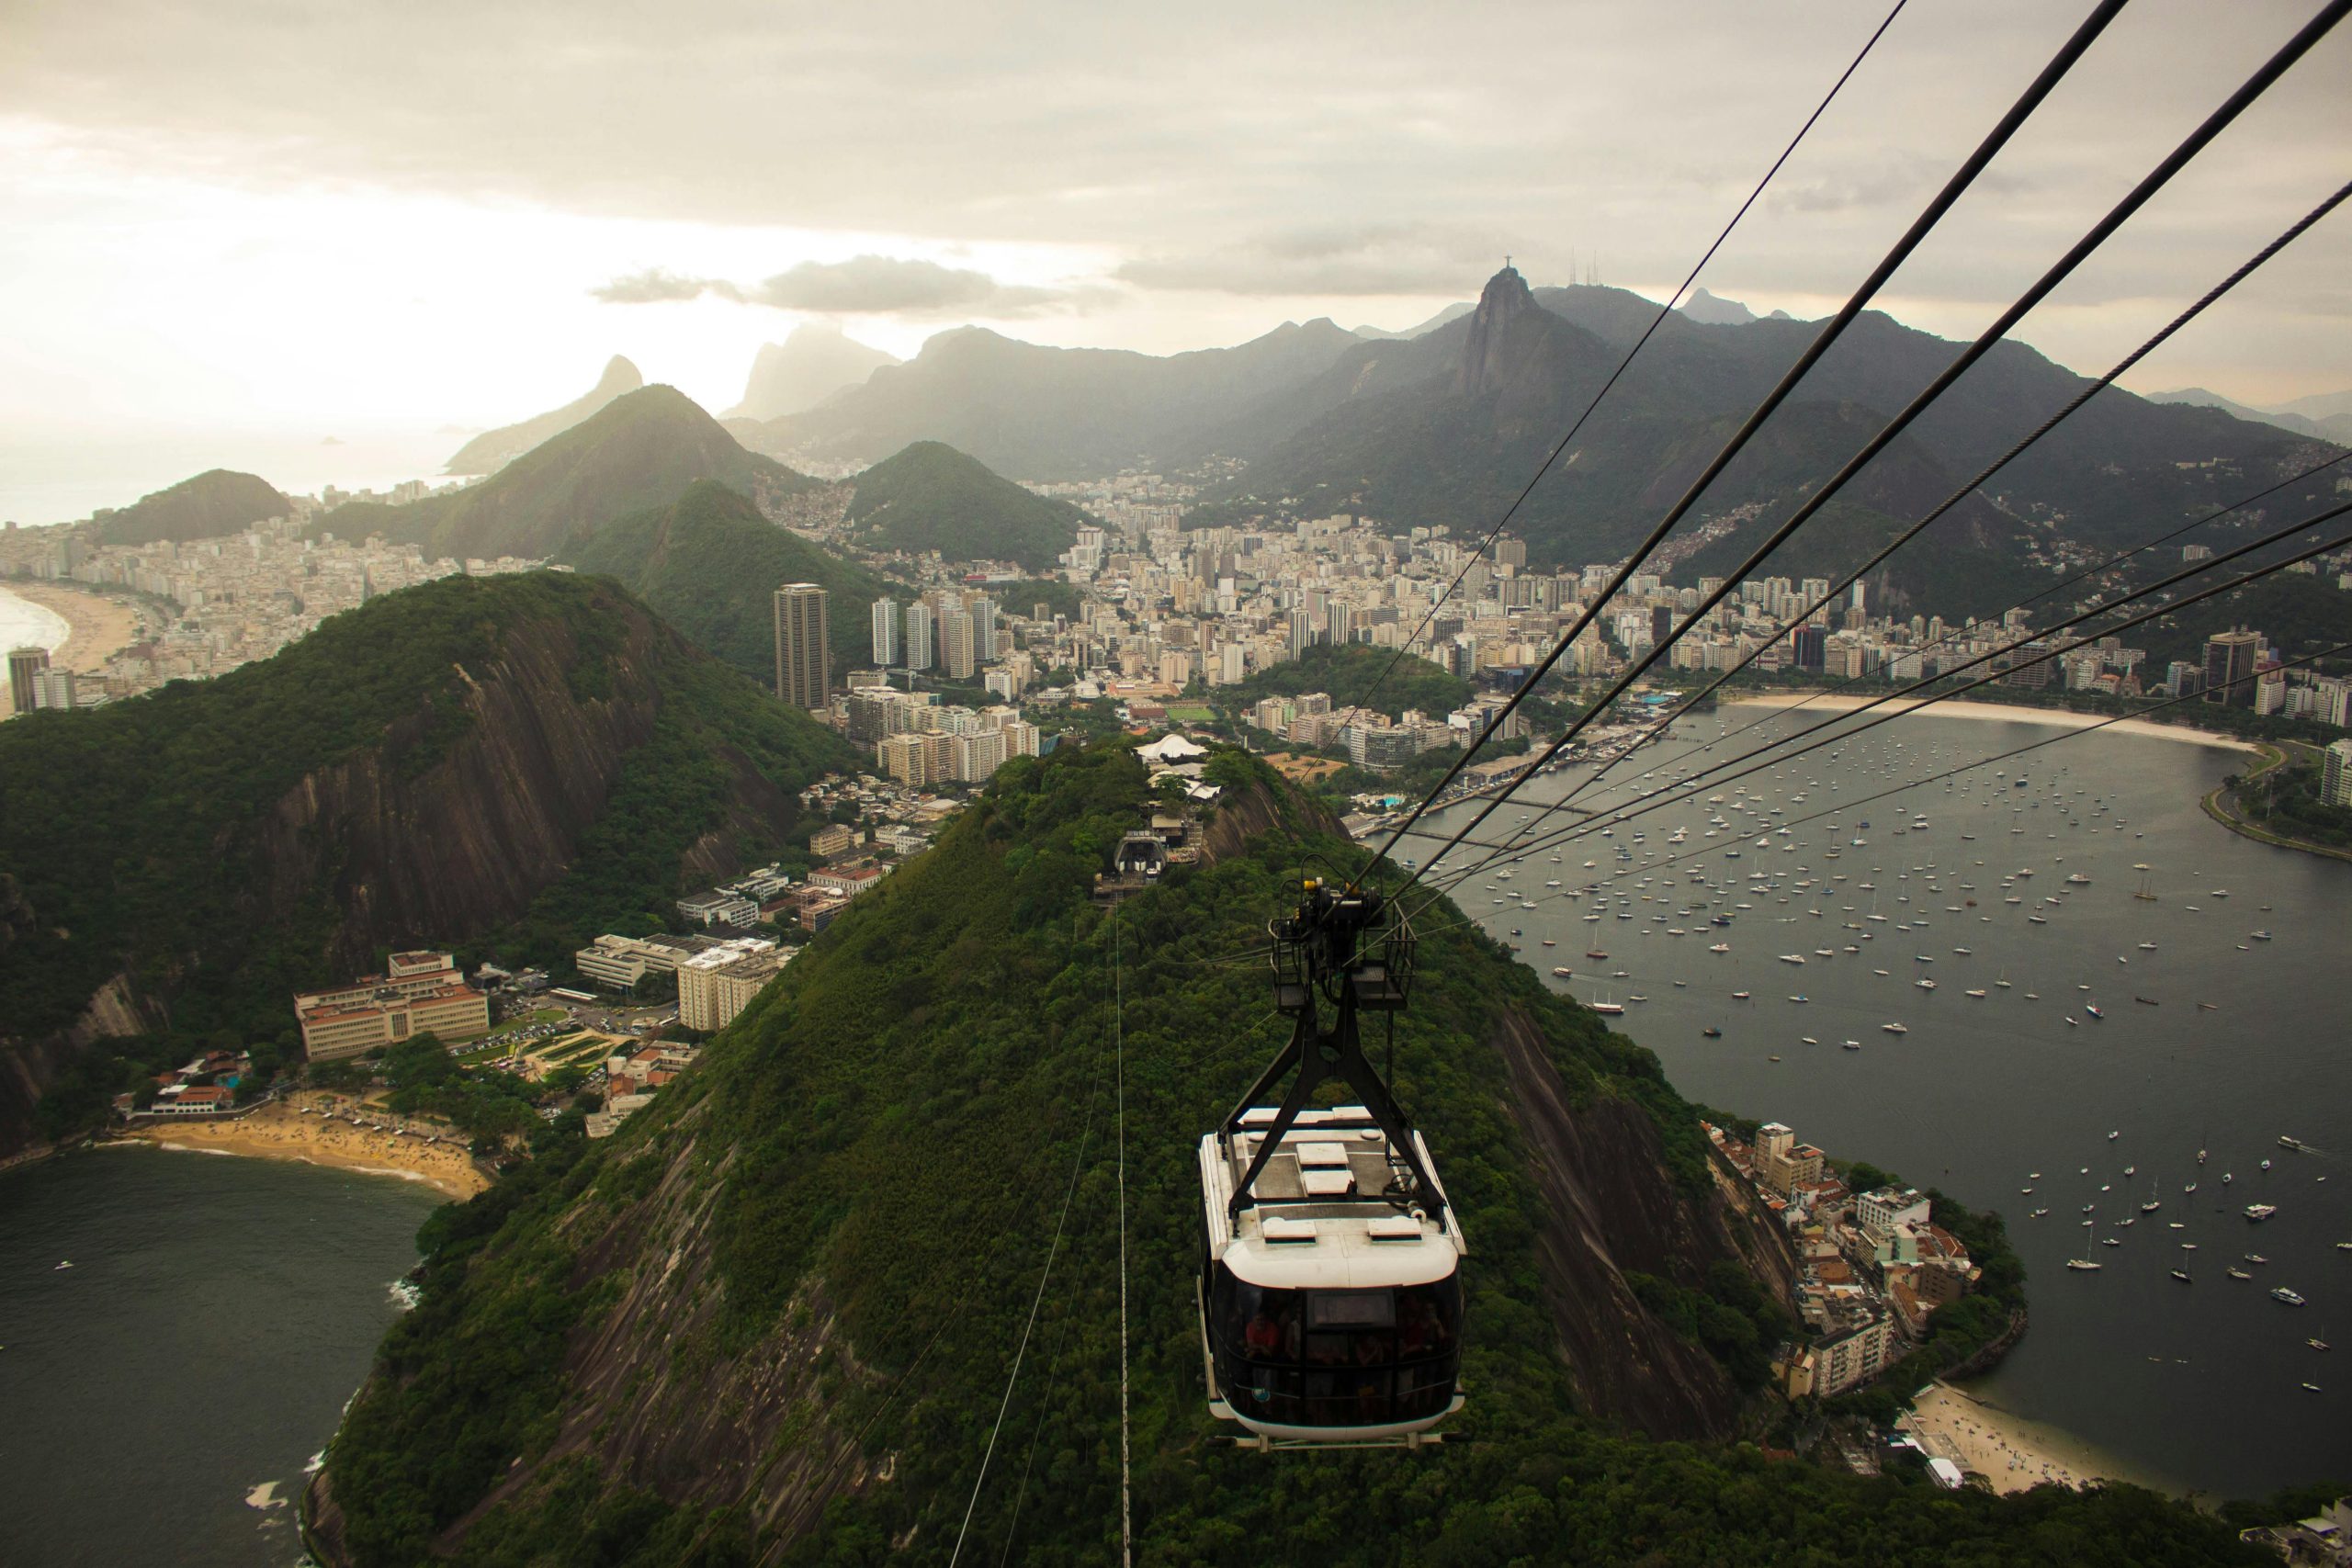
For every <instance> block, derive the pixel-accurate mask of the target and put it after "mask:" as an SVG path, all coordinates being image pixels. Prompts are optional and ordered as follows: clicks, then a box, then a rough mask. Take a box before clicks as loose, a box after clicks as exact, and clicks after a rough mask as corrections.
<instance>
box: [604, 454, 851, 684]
mask: <svg viewBox="0 0 2352 1568" xmlns="http://www.w3.org/2000/svg"><path fill="white" fill-rule="evenodd" d="M563 559H564V563H565V564H566V565H568V566H571V567H574V568H576V569H578V570H581V571H601V572H605V573H606V574H608V575H610V576H613V577H616V578H618V579H620V581H622V582H624V583H626V584H628V587H629V589H630V590H631V591H632V592H635V593H636V594H637V595H638V596H639V597H640V598H642V599H643V600H644V601H645V602H646V603H647V604H650V605H652V606H653V608H654V609H655V610H657V611H659V612H660V613H661V615H662V618H663V619H665V620H667V621H668V622H669V623H670V624H671V625H672V626H675V627H677V629H678V630H679V632H680V633H681V634H683V635H684V637H685V638H686V640H687V641H689V642H692V643H693V644H695V646H696V647H698V648H700V649H704V650H705V651H707V652H709V653H713V654H716V655H718V657H719V658H720V659H722V660H725V661H726V662H727V663H729V664H730V665H732V666H733V667H734V668H736V669H738V670H740V671H742V672H743V673H744V674H746V675H749V676H750V677H751V678H752V680H754V681H758V682H763V683H772V682H774V680H775V609H774V605H775V601H774V594H775V590H776V589H777V588H778V587H779V586H780V585H782V584H784V583H786V582H814V583H817V584H819V585H820V586H822V587H824V588H825V589H827V590H829V591H830V592H831V595H832V598H831V603H830V604H828V606H827V613H828V615H830V617H831V632H832V650H833V665H834V669H835V671H842V670H848V669H853V668H861V667H863V666H865V665H867V664H870V663H872V662H873V653H874V640H873V633H872V616H871V614H870V612H871V610H872V608H873V604H874V601H875V600H876V599H878V598H881V597H883V596H884V595H885V594H886V592H888V588H887V585H886V584H885V583H884V582H883V581H882V580H881V579H880V578H878V577H876V576H875V575H874V574H873V573H872V572H870V571H867V570H865V569H864V568H863V567H860V566H856V565H854V564H853V563H852V562H849V561H847V560H844V559H842V558H841V557H839V556H837V555H834V554H833V553H832V552H831V551H830V550H825V549H821V548H820V547H817V546H815V545H811V544H809V543H808V542H807V541H805V540H803V539H801V538H799V537H797V536H795V535H793V534H790V533H787V532H786V531H785V530H784V529H782V528H779V527H777V526H776V525H775V524H773V523H771V522H769V521H768V520H767V519H766V518H764V517H763V516H761V515H760V513H759V509H758V508H757V507H755V506H753V505H752V503H751V502H748V501H745V500H744V499H743V498H742V497H741V496H740V495H738V494H736V493H735V492H734V491H731V490H729V489H728V488H727V487H726V486H725V485H722V484H720V483H718V481H717V480H715V479H696V480H695V482H694V483H693V484H691V485H689V486H687V487H686V492H685V493H684V495H682V496H680V497H679V498H678V500H677V502H675V503H674V504H673V505H670V506H665V507H662V508H660V509H658V510H656V511H650V512H640V513H637V514H636V515H635V516H632V517H624V518H622V519H621V520H620V521H618V522H616V523H613V524H609V525H606V526H605V527H604V528H602V529H599V530H598V531H597V532H596V533H594V534H592V535H590V536H588V537H587V538H586V539H584V540H582V541H581V542H579V543H578V544H576V545H574V546H572V547H571V548H570V549H569V550H567V551H566V552H565V553H564V557H563Z"/></svg>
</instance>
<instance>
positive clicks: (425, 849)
mask: <svg viewBox="0 0 2352 1568" xmlns="http://www.w3.org/2000/svg"><path fill="white" fill-rule="evenodd" d="M657 633H659V628H658V627H656V626H655V625H654V624H653V623H652V622H650V620H648V619H646V618H645V617H643V616H639V617H638V618H637V619H636V620H635V621H634V622H633V623H632V624H629V625H628V626H627V641H626V643H625V644H624V646H623V649H622V651H621V652H620V653H618V654H617V655H616V657H615V658H614V660H613V661H612V675H613V678H612V682H611V688H610V692H609V694H608V695H605V696H603V697H599V698H583V697H582V696H581V695H579V694H577V693H575V692H574V691H573V690H572V689H571V684H570V682H569V681H568V680H567V674H566V672H567V671H569V670H570V669H571V667H572V666H573V665H574V664H575V663H576V662H577V661H578V660H579V657H580V651H579V649H578V648H577V646H576V644H575V643H574V641H573V639H572V637H571V634H570V633H569V632H568V631H567V630H565V629H564V628H562V627H560V626H549V627H548V628H547V629H546V631H545V633H544V634H543V635H537V636H533V637H515V638H510V639H508V642H507V646H506V648H505V649H504V650H503V656H502V657H501V658H500V659H499V660H498V661H497V663H495V664H494V665H492V666H490V667H489V668H485V669H481V670H467V671H463V675H464V680H465V683H466V687H467V694H466V699H465V702H466V710H467V714H468V716H469V718H470V719H471V721H472V722H471V724H470V726H469V728H468V730H467V733H466V736H465V738H464V739H462V740H461V741H459V742H458V744H457V745H456V746H455V747H453V748H452V749H451V750H450V752H449V754H448V756H447V758H446V759H445V760H444V761H441V762H440V763H439V764H437V765H436V766H435V767H433V768H431V769H429V770H427V771H426V772H424V773H421V774H418V775H416V776H415V777H413V778H412V777H405V776H403V775H402V774H401V772H400V771H399V769H398V767H397V765H396V763H395V762H394V761H393V759H395V758H396V757H397V756H398V755H399V754H400V752H401V750H402V749H403V743H404V742H406V741H407V740H409V739H410V737H409V736H407V735H404V734H401V733H400V731H399V729H398V728H396V730H395V732H394V733H392V734H391V735H389V736H387V738H386V739H387V744H386V745H385V746H383V747H380V748H377V749H374V750H368V751H366V752H363V753H361V754H360V755H358V756H356V757H354V758H352V759H350V760H349V761H344V762H339V763H336V764H335V765H334V766H332V767H328V768H323V769H321V770H320V771H318V772H317V773H311V774H310V775H309V776H308V777H306V778H304V779H303V780H302V782H301V783H300V784H298V785H296V786H295V787H294V788H293V789H292V790H289V791H288V793H287V794H286V795H284V796H283V797H282V798H280V799H279V800H278V801H277V804H276V805H275V806H274V807H272V809H271V810H270V811H269V813H268V814H267V816H266V818H264V819H263V821H262V823H261V825H260V830H259V831H258V832H257V833H256V834H255V835H254V841H253V848H252V852H251V857H250V868H251V869H250V878H251V880H250V883H249V886H252V887H253V888H254V900H255V903H256V905H257V908H256V909H255V911H254V913H255V916H256V918H257V919H265V920H280V919H293V918H295V917H296V916H297V915H298V914H299V913H300V911H301V909H302V908H303V907H304V906H305V904H306V903H308V902H309V901H311V900H312V899H314V898H316V897H319V895H320V893H321V892H322V890H323V891H324V893H325V895H326V897H327V898H328V900H329V902H330V903H331V904H332V906H333V908H334V910H335V912H336V916H337V925H336V930H335V935H334V956H335V957H336V958H338V959H340V960H341V961H342V962H343V963H344V964H345V966H346V967H349V966H352V965H358V964H366V963H367V962H368V961H369V959H370V958H371V957H372V956H373V954H374V953H377V952H378V951H379V950H380V949H382V948H384V947H386V946H392V945H398V944H401V943H403V942H411V941H425V940H436V939H437V940H440V941H445V942H446V941H454V940H457V939H458V937H459V936H460V935H470V934H473V933H476V932H480V931H488V930H490V929H491V928H492V927H494V926H497V925H499V924H502V923H503V922H504V921H507V920H511V919H514V918H515V917H516V916H517V915H520V914H521V913H522V912H523V910H524V908H526V906H527V905H528V904H529V903H530V900H531V899H532V897H534V896H535V895H537V893H538V891H539V890H540V889H541V888H543V887H545V886H548V884H549V883H551V882H553V881H554V880H555V879H556V878H557V877H558V876H560V875H561V874H562V873H563V872H564V870H565V868H566V867H567V866H569V865H570V864H571V858H572V854H573V852H574V851H575V850H576V849H577V847H578V846H579V843H580V840H581V837H582V834H583V833H585V832H586V831H587V829H589V828H590V827H591V826H592V825H593V824H594V822H595V820H596V818H597V816H598V814H599V813H600V812H601V811H602V810H603V809H604V806H605V799H606V797H607V796H608V795H610V793H611V791H612V787H613V783H614V781H615V779H616V778H617V777H618V775H619V773H620V770H621V766H622V764H623V762H624V761H625V760H626V758H627V756H628V753H629V752H630V751H632V750H636V749H637V748H638V747H639V746H642V745H644V744H645V743H646V741H647V740H648V739H650V738H651V736H652V732H653V719H654V713H655V710H656V709H657V708H658V706H659V705H660V702H661V694H660V692H659V690H658V688H657V686H656V683H655V681H654V678H653V664H654V662H655V661H656V660H659V659H660V658H662V656H663V654H664V653H665V652H667V651H673V650H665V649H661V648H660V647H659V646H657ZM660 640H670V639H668V638H667V637H666V634H662V636H661V637H660ZM422 722H423V720H422V719H421V718H420V719H418V720H415V721H413V722H412V723H411V725H409V726H407V727H405V728H416V727H418V726H421V724H422Z"/></svg>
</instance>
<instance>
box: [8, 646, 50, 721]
mask: <svg viewBox="0 0 2352 1568" xmlns="http://www.w3.org/2000/svg"><path fill="white" fill-rule="evenodd" d="M48 668H49V649H45V648H41V647H38V646H34V645H28V646H26V647H24V648H12V649H9V650H8V709H9V711H10V712H11V713H30V712H32V711H33V709H34V708H36V707H38V706H39V705H40V697H39V692H40V685H39V682H38V679H37V678H38V677H39V676H40V672H41V671H44V670H46V669H48Z"/></svg>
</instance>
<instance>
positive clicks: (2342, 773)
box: [2319, 740, 2352, 806]
mask: <svg viewBox="0 0 2352 1568" xmlns="http://www.w3.org/2000/svg"><path fill="white" fill-rule="evenodd" d="M2319 797H2320V798H2321V799H2322V800H2324V801H2325V802H2327V804H2328V805H2330V806H2352V740H2335V741H2330V742H2329V743H2328V748H2327V750H2324V751H2323V752H2321V753H2320V779H2319Z"/></svg>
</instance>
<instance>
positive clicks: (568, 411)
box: [444, 354, 645, 474]
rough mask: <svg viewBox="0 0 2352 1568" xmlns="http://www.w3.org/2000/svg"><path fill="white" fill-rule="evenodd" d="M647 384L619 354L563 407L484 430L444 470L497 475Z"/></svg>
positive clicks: (635, 369)
mask: <svg viewBox="0 0 2352 1568" xmlns="http://www.w3.org/2000/svg"><path fill="white" fill-rule="evenodd" d="M644 385H645V378H644V377H643V376H640V375H639V374H638V369H637V367H636V366H634V365H632V364H630V363H629V362H628V360H627V359H624V358H622V357H621V356H620V355H617V354H616V355H613V357H612V358H611V359H609V360H607V361H605V373H604V374H603V375H602V376H599V377H597V378H596V384H595V386H594V387H592V388H590V389H588V391H587V392H586V393H585V394H584V395H582V396H581V397H577V398H574V399H573V400H571V401H570V402H568V403H566V404H564V405H563V406H562V407H561V408H560V409H551V410H549V411H548V412H546V413H543V414H539V415H537V416H536V417H534V418H531V419H526V420H524V421H522V422H521V423H517V424H509V425H503V426H501V427H500V428H499V429H496V430H485V431H483V432H482V433H481V434H480V435H477V436H475V437H474V438H473V439H472V440H471V441H469V442H467V443H466V444H465V445H464V446H460V447H458V450H457V451H456V453H455V454H453V455H452V456H451V457H450V458H449V461H448V463H447V465H446V466H445V468H444V471H445V472H447V473H452V474H494V473H496V472H497V471H498V470H499V469H501V468H504V467H505V466H506V465H507V464H509V463H511V462H513V461H514V460H515V458H517V457H521V456H522V455H523V454H524V453H526V452H528V451H529V450H530V449H531V448H532V447H534V446H538V445H540V444H541V443H542V442H545V441H547V440H548V438H549V437H551V436H556V435H560V434H563V433H564V432H565V431H567V430H569V429H571V427H572V426H573V425H575V424H578V423H580V422H581V421H582V420H584V419H586V418H588V417H589V416H590V415H591V414H594V412H596V411H597V410H599V409H601V408H603V407H604V406H605V404H607V403H609V402H611V401H612V400H614V399H616V398H618V397H622V396H625V395H626V394H628V393H630V392H634V391H636V390H637V389H639V387H642V386H644Z"/></svg>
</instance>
